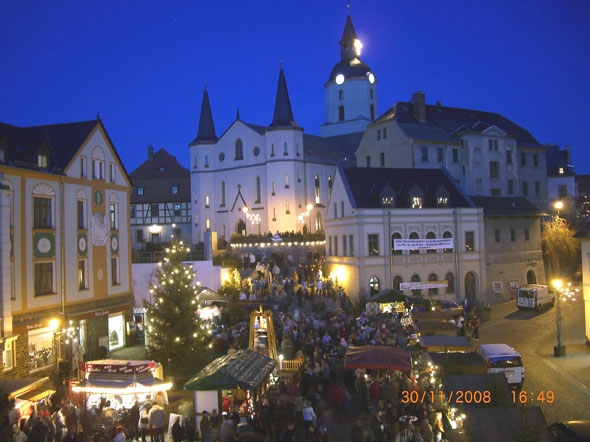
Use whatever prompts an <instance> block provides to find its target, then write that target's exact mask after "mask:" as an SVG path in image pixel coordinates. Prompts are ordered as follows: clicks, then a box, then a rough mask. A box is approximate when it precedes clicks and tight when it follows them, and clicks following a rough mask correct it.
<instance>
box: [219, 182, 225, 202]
mask: <svg viewBox="0 0 590 442" xmlns="http://www.w3.org/2000/svg"><path fill="white" fill-rule="evenodd" d="M220 205H221V207H225V181H222V182H221V204H220Z"/></svg>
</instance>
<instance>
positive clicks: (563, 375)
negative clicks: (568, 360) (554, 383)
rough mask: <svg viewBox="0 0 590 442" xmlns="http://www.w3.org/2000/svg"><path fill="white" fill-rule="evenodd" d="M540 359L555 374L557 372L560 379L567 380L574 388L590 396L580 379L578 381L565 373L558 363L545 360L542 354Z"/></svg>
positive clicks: (588, 389)
mask: <svg viewBox="0 0 590 442" xmlns="http://www.w3.org/2000/svg"><path fill="white" fill-rule="evenodd" d="M541 361H542V362H543V363H544V364H545V365H547V366H548V367H549V368H551V369H552V370H554V371H555V372H556V373H557V374H559V376H560V377H561V378H562V379H564V380H566V381H568V382H569V383H570V384H572V385H573V386H574V387H575V388H576V389H578V390H580V391H581V392H582V393H584V394H586V395H587V396H590V388H588V386H587V385H584V384H582V383H581V382H580V381H578V380H577V379H576V378H574V377H573V376H572V375H570V374H567V373H565V370H563V369H561V368H560V367H559V366H558V365H556V364H554V363H553V362H549V361H548V360H545V359H544V358H543V357H542V356H541Z"/></svg>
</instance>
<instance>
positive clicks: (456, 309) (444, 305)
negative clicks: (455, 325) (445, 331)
mask: <svg viewBox="0 0 590 442" xmlns="http://www.w3.org/2000/svg"><path fill="white" fill-rule="evenodd" d="M440 311H441V312H448V313H449V314H450V315H451V316H459V315H460V314H461V313H463V307H462V306H460V305H459V304H457V303H455V302H450V301H449V302H447V301H445V302H441V303H440Z"/></svg>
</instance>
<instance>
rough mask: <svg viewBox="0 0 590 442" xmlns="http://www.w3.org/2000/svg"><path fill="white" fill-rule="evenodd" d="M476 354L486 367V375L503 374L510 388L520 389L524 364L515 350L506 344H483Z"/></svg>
mask: <svg viewBox="0 0 590 442" xmlns="http://www.w3.org/2000/svg"><path fill="white" fill-rule="evenodd" d="M476 352H477V353H478V354H479V355H480V356H481V357H482V358H483V359H484V361H485V362H486V363H487V365H488V373H504V375H505V376H506V380H507V381H508V384H509V385H510V386H511V387H516V388H522V384H523V382H524V364H523V363H522V357H521V356H520V353H518V352H517V351H516V350H515V349H513V348H512V347H510V346H509V345H506V344H483V345H480V346H479V347H477V350H476Z"/></svg>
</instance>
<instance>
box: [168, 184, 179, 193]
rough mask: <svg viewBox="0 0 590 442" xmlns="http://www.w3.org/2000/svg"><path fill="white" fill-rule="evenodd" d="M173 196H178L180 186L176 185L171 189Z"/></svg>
mask: <svg viewBox="0 0 590 442" xmlns="http://www.w3.org/2000/svg"><path fill="white" fill-rule="evenodd" d="M170 191H171V192H172V195H178V185H174V186H172V187H171V188H170Z"/></svg>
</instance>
